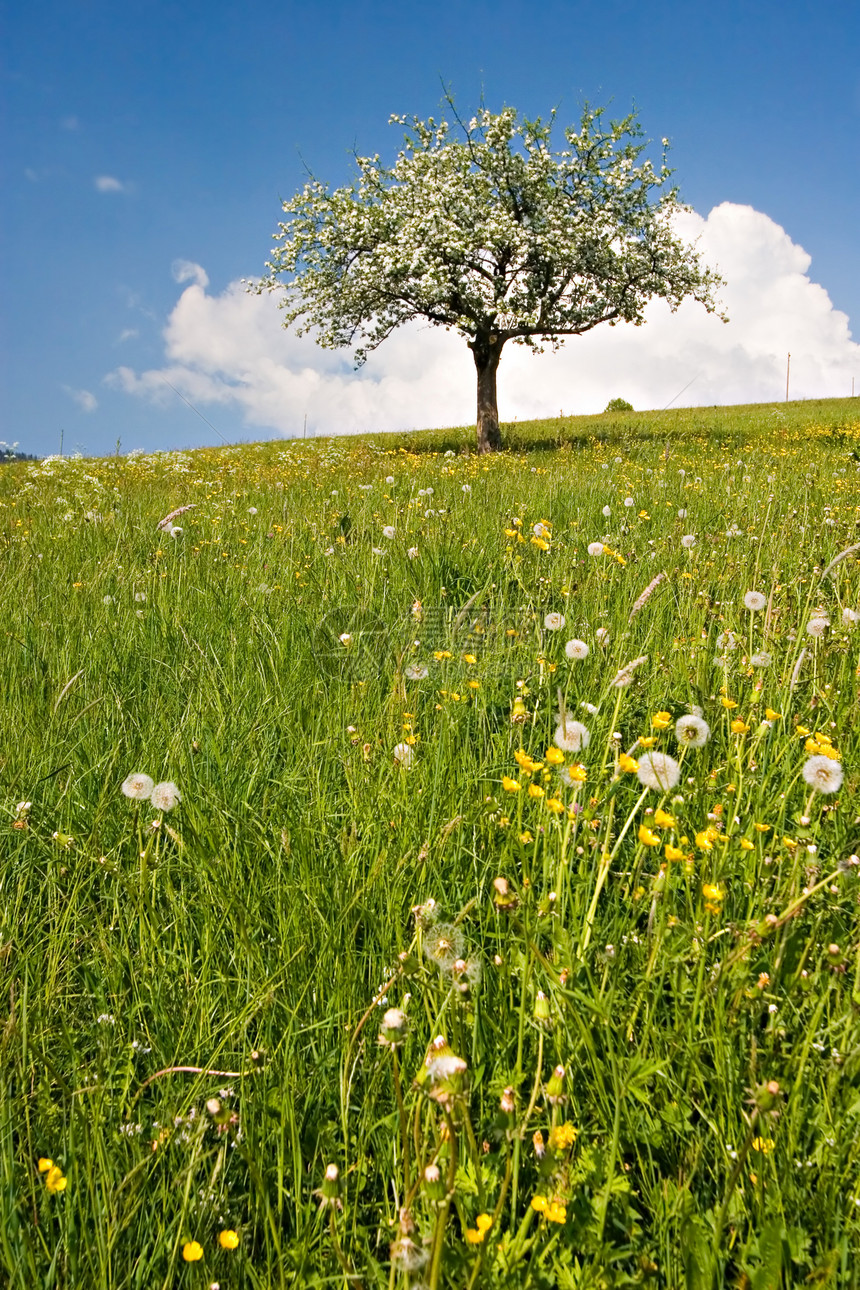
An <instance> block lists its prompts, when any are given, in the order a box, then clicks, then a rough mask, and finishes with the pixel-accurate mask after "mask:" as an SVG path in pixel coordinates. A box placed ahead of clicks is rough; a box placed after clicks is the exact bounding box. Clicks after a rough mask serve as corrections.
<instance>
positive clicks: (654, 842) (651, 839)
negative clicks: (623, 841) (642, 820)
mask: <svg viewBox="0 0 860 1290" xmlns="http://www.w3.org/2000/svg"><path fill="white" fill-rule="evenodd" d="M639 841H640V842H641V843H642V845H643V846H646V847H659V845H660V835H659V833H655V832H654V830H653V829H649V828H648V826H647V825H646V824H640V825H639Z"/></svg>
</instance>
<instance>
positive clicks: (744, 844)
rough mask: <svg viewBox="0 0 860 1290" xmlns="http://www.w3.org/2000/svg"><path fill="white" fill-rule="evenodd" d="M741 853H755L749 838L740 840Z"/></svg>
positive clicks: (753, 844)
mask: <svg viewBox="0 0 860 1290" xmlns="http://www.w3.org/2000/svg"><path fill="white" fill-rule="evenodd" d="M741 851H755V843H754V842H750V840H749V838H741Z"/></svg>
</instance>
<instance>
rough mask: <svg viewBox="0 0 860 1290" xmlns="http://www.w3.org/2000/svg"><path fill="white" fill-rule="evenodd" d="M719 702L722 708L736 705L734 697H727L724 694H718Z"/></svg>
mask: <svg viewBox="0 0 860 1290" xmlns="http://www.w3.org/2000/svg"><path fill="white" fill-rule="evenodd" d="M720 703H721V704H722V705H723V707H724V708H736V707H737V706H738V705H737V702H736V701H735V700H734V699H728V698H726V696H725V695H724V694H723V695H721V696H720Z"/></svg>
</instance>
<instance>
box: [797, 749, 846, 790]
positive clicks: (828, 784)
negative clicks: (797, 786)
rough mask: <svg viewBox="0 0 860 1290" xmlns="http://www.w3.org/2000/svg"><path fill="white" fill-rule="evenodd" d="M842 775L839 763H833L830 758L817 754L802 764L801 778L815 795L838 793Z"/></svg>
mask: <svg viewBox="0 0 860 1290" xmlns="http://www.w3.org/2000/svg"><path fill="white" fill-rule="evenodd" d="M843 774H844V772H843V769H842V764H841V762H838V761H834V760H833V758H832V757H824V756H822V755H818V754H817V755H816V756H814V757H809V758H808V759H807V760H806V761H805V762H804V764H803V778H804V779H805V780H806V782H807V784H808V785H809V787H810V788H814V789H815V791H816V792H817V793H838V792H839V789H840V788H841V787H842V777H843Z"/></svg>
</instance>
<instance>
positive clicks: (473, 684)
mask: <svg viewBox="0 0 860 1290" xmlns="http://www.w3.org/2000/svg"><path fill="white" fill-rule="evenodd" d="M466 684H467V685H468V687H469V689H470V690H480V688H481V682H480V681H467V682H466Z"/></svg>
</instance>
